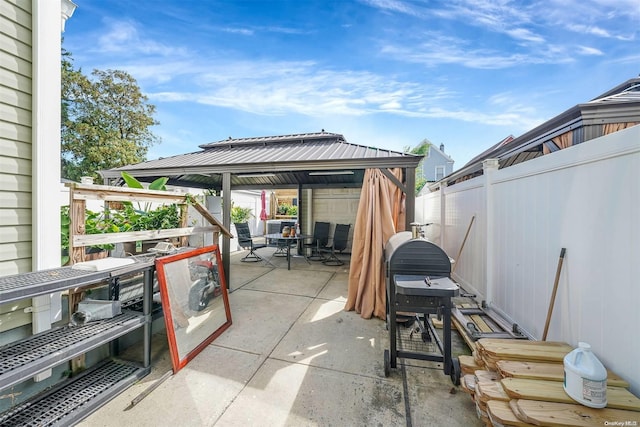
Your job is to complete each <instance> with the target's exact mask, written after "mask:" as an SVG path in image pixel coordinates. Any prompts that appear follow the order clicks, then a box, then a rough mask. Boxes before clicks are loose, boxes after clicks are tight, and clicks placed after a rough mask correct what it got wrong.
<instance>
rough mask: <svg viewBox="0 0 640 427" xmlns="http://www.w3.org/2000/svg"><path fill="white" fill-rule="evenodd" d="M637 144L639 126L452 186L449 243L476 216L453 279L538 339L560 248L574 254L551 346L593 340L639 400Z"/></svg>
mask: <svg viewBox="0 0 640 427" xmlns="http://www.w3.org/2000/svg"><path fill="white" fill-rule="evenodd" d="M638 141H640V126H635V127H631V128H628V129H625V130H622V131H619V132H616V133H613V134H610V135H607V136H603V137H600V138H597V139H593V140H590V141H587V142H584V143H582V144H579V145H577V146H573V147H570V148H567V149H564V150H561V151H559V152H556V153H554V154H552V155H548V156H542V157H540V158H537V159H534V160H530V161H528V162H524V163H521V164H518V165H516V166H512V167H509V168H505V169H501V170H497V171H494V172H493V173H492V174H486V173H485V175H484V176H482V177H477V178H474V179H472V180H469V181H465V182H463V183H461V184H457V185H454V186H452V187H448V188H445V189H444V192H445V203H446V215H445V219H446V233H445V241H444V243H443V245H442V246H443V247H444V249H445V250H446V251H447V253H448V254H449V255H450V256H453V257H455V256H456V254H457V251H458V250H459V247H460V243H461V241H462V239H463V237H464V234H465V232H466V229H467V227H468V223H469V218H470V217H471V216H472V215H474V214H475V215H476V219H475V223H474V225H473V228H472V231H471V233H470V235H469V239H468V241H467V243H466V245H465V248H464V251H463V253H462V255H461V257H460V259H459V261H458V262H459V265H458V266H457V268H456V271H455V275H454V278H456V280H458V281H459V282H460V283H461V284H462V285H463V286H465V285H466V284H469V285H472V286H473V287H474V288H475V289H478V290H480V291H481V292H480V294H479V298H481V299H486V300H487V301H488V303H489V304H490V305H491V306H492V307H494V308H496V309H497V310H499V311H500V312H502V313H503V314H504V315H505V316H506V317H507V318H508V319H510V320H512V321H513V322H516V323H517V324H518V325H519V326H520V327H521V328H523V329H524V330H525V331H526V332H527V333H529V334H530V335H532V336H533V337H534V338H537V339H540V338H541V336H542V333H543V329H544V324H545V320H546V315H547V310H548V305H549V300H550V298H551V293H552V289H553V282H554V278H555V272H556V268H557V264H558V257H559V255H560V250H561V248H563V247H564V248H566V249H567V253H566V256H565V259H564V265H563V269H562V274H561V276H560V281H559V287H558V295H557V298H556V303H555V307H554V311H553V316H552V319H551V324H550V328H549V335H548V337H547V339H549V340H554V341H555V340H558V341H565V342H568V343H570V344H571V345H574V346H576V345H577V343H578V341H585V342H588V343H590V344H591V346H592V347H593V349H594V352H595V353H596V355H597V356H598V357H599V358H600V359H601V360H602V361H603V362H604V363H605V365H606V366H607V367H608V368H610V369H612V370H613V371H615V372H616V373H618V374H620V375H621V376H622V377H623V378H625V379H626V380H627V381H629V382H630V383H631V391H632V392H634V393H635V394H640V370H638V368H637V355H638V354H640V338H639V337H638V334H637V333H634V332H632V331H633V330H634V328H636V327H637V325H640V310H639V309H638V305H639V303H640V287H639V286H637V281H638V277H640V263H638V259H640V225H639V223H638V218H640V144H638ZM487 181H489V187H486V186H485V183H486V182H487ZM465 193H469V194H465ZM471 193H477V195H478V197H476V196H475V195H473V194H471ZM428 197H430V198H432V197H438V196H435V195H434V194H431V195H429V196H428ZM485 201H488V202H487V203H488V204H487V205H486V206H483V204H484V203H485ZM423 205H424V203H422V202H421V203H417V206H418V208H420V209H421V208H422V206H423ZM430 212H431V211H430ZM487 214H489V215H491V217H490V218H488V217H487ZM431 215H432V216H431V217H428V218H425V219H426V220H427V221H429V220H433V221H434V222H435V221H437V222H440V221H441V219H440V217H439V216H438V215H437V212H436V213H431ZM487 278H492V279H491V280H488V279H487ZM630 331H631V332H630Z"/></svg>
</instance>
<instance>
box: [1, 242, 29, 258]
mask: <svg viewBox="0 0 640 427" xmlns="http://www.w3.org/2000/svg"><path fill="white" fill-rule="evenodd" d="M30 256H31V242H17V243H5V244H0V261H11V260H13V259H19V258H29V257H30Z"/></svg>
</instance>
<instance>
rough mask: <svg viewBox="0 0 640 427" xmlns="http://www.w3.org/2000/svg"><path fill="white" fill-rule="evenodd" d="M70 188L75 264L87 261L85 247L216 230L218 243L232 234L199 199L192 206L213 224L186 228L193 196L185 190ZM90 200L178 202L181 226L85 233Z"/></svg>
mask: <svg viewBox="0 0 640 427" xmlns="http://www.w3.org/2000/svg"><path fill="white" fill-rule="evenodd" d="M66 186H67V187H69V215H70V218H71V224H70V225H69V257H70V259H71V260H70V263H71V264H75V263H78V262H82V261H84V260H85V250H84V248H85V246H94V245H104V244H110V243H124V242H134V241H144V240H157V239H167V238H172V237H179V238H181V239H186V237H187V236H190V235H192V234H198V233H213V241H214V242H217V241H218V238H219V236H220V233H222V234H224V235H227V236H229V237H230V238H231V237H232V236H231V233H230V232H229V230H227V229H226V228H225V227H224V225H222V223H221V222H219V221H218V220H217V219H216V218H215V217H213V216H212V215H211V214H210V213H209V211H207V209H206V208H205V207H204V206H202V205H201V204H200V203H199V202H197V201H194V200H193V199H191V205H192V206H193V207H194V208H195V209H196V210H197V211H198V212H199V213H200V214H201V215H202V216H203V217H204V218H205V219H206V220H207V221H208V222H209V223H210V224H211V225H210V226H207V227H187V207H188V204H189V202H190V201H189V198H190V196H189V195H188V194H186V193H178V192H172V191H159V190H147V189H137V188H128V187H112V186H106V185H94V184H78V183H68V184H66ZM87 200H101V201H104V202H106V203H116V202H136V203H137V202H140V203H165V204H166V203H175V204H178V205H180V209H181V227H180V228H171V229H164V230H144V231H128V232H122V233H105V234H85V220H86V217H85V211H86V201H87Z"/></svg>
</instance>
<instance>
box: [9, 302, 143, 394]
mask: <svg viewBox="0 0 640 427" xmlns="http://www.w3.org/2000/svg"><path fill="white" fill-rule="evenodd" d="M147 322H148V319H147V317H145V316H142V315H139V314H136V313H132V312H123V314H121V315H118V316H116V317H114V318H112V319H106V320H99V321H95V322H89V323H87V324H85V325H83V326H63V327H58V328H54V329H50V330H48V331H45V332H41V333H39V334H36V335H32V336H30V337H27V338H25V339H22V340H20V341H17V342H14V343H11V344H7V345H5V346H3V347H0V390H2V389H4V388H7V387H10V386H12V385H14V384H17V383H19V382H22V381H24V380H25V378H29V377H32V376H34V375H36V374H38V373H39V372H42V371H44V370H45V369H49V368H52V367H54V366H56V365H58V364H60V363H62V362H65V361H68V360H70V359H73V358H74V357H77V356H79V355H81V354H84V353H86V352H87V351H89V350H92V349H94V348H96V347H98V346H100V345H102V344H106V343H108V342H110V341H112V340H113V339H115V338H118V337H120V336H122V335H124V334H126V333H127V332H130V331H133V330H134V329H137V328H139V327H141V326H143V325H144V324H145V323H147Z"/></svg>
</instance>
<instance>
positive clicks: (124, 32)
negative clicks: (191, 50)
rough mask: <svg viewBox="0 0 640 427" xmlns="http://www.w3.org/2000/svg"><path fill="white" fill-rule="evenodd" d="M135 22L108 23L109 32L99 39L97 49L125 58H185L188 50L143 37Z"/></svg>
mask: <svg viewBox="0 0 640 427" xmlns="http://www.w3.org/2000/svg"><path fill="white" fill-rule="evenodd" d="M138 27H139V26H138V24H137V23H136V22H134V21H130V20H124V21H108V22H107V31H106V33H105V34H104V35H102V36H100V37H99V38H98V45H97V49H98V50H99V51H100V52H101V53H111V54H113V53H118V54H121V55H123V56H124V57H132V56H133V57H135V56H137V55H160V56H163V57H171V56H176V55H180V56H184V55H186V53H187V50H186V49H183V48H175V47H173V46H169V45H165V44H162V43H159V42H156V41H154V40H153V39H151V38H149V37H146V36H145V35H141V34H140V31H139V30H138Z"/></svg>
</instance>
